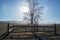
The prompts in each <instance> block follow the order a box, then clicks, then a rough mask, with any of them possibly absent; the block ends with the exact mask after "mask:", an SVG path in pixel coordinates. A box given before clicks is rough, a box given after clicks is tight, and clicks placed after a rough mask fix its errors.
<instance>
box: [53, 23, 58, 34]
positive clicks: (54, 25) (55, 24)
mask: <svg viewBox="0 0 60 40" xmlns="http://www.w3.org/2000/svg"><path fill="white" fill-rule="evenodd" d="M54 26H55V34H57V33H56V24H55V25H54Z"/></svg>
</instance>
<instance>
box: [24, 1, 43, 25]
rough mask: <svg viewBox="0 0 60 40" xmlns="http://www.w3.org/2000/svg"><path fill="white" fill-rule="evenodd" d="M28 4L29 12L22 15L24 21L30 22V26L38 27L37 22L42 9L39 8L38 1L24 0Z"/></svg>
mask: <svg viewBox="0 0 60 40" xmlns="http://www.w3.org/2000/svg"><path fill="white" fill-rule="evenodd" d="M26 1H27V2H28V7H29V12H28V13H24V14H25V17H24V20H27V21H28V22H30V24H31V25H38V21H39V20H40V19H41V14H43V13H41V11H42V9H43V7H42V6H40V4H39V2H38V0H26Z"/></svg>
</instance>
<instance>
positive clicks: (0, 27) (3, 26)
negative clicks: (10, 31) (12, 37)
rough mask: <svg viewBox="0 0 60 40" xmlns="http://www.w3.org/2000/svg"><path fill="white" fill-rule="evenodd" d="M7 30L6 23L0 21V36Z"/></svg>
mask: <svg viewBox="0 0 60 40" xmlns="http://www.w3.org/2000/svg"><path fill="white" fill-rule="evenodd" d="M6 32H7V24H6V23H0V36H1V35H3V34H4V33H6Z"/></svg>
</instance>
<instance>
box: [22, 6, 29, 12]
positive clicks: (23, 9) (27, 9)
mask: <svg viewBox="0 0 60 40" xmlns="http://www.w3.org/2000/svg"><path fill="white" fill-rule="evenodd" d="M28 11H29V8H28V6H23V7H21V12H23V13H27V12H28Z"/></svg>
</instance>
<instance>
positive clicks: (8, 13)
mask: <svg viewBox="0 0 60 40" xmlns="http://www.w3.org/2000/svg"><path fill="white" fill-rule="evenodd" d="M24 2H25V0H0V21H7V20H8V21H10V20H17V21H22V20H23V13H22V12H21V11H22V10H20V9H21V7H22V6H23V5H25V4H24ZM38 2H39V3H40V5H41V6H43V7H44V9H43V11H42V12H43V13H44V14H43V15H42V19H43V21H42V22H54V23H55V22H56V23H60V0H39V1H38Z"/></svg>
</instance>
